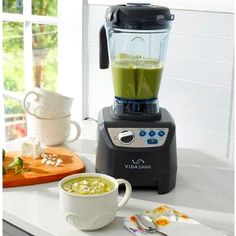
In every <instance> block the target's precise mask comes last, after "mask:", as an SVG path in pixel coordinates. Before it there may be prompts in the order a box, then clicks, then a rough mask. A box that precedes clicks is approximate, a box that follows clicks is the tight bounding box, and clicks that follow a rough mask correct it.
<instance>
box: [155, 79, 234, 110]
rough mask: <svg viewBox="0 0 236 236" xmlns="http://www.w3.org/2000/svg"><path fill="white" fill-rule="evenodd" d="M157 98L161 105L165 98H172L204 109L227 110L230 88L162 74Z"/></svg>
mask: <svg viewBox="0 0 236 236" xmlns="http://www.w3.org/2000/svg"><path fill="white" fill-rule="evenodd" d="M159 99H160V102H161V103H162V104H163V105H164V104H165V101H166V100H172V101H179V102H183V103H187V104H189V105H192V106H200V107H205V108H206V109H217V110H223V111H229V107H230V104H231V103H230V100H231V90H230V88H225V87H216V86H210V85H206V84H201V83H196V82H188V81H186V80H176V79H171V78H167V77H164V76H163V78H162V83H161V88H160V95H159Z"/></svg>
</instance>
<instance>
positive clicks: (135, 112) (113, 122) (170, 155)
mask: <svg viewBox="0 0 236 236" xmlns="http://www.w3.org/2000/svg"><path fill="white" fill-rule="evenodd" d="M173 19H174V15H173V14H171V13H170V10H169V9H168V8H167V7H162V6H154V5H151V4H136V3H128V4H126V5H117V6H111V7H109V8H108V9H107V11H106V15H105V24H104V26H103V27H102V28H101V30H100V68H101V69H107V68H109V66H110V67H111V70H112V79H113V87H114V95H115V98H114V102H113V105H112V106H110V107H105V108H103V109H102V110H101V111H100V112H99V114H98V130H97V137H98V140H97V141H98V143H97V150H96V171H97V172H100V173H105V174H108V175H111V176H113V177H115V178H124V179H127V180H128V181H129V182H130V183H131V185H132V186H133V187H155V188H157V191H158V193H159V194H164V193H167V192H169V191H170V190H172V189H173V188H174V187H175V182H176V173H177V157H176V134H175V122H174V120H173V118H172V116H171V114H170V113H169V112H168V111H167V110H166V109H165V108H163V107H159V103H158V92H159V89H160V84H161V77H162V73H163V68H164V59H165V54H166V49H167V43H168V36H169V32H170V28H171V21H172V20H173Z"/></svg>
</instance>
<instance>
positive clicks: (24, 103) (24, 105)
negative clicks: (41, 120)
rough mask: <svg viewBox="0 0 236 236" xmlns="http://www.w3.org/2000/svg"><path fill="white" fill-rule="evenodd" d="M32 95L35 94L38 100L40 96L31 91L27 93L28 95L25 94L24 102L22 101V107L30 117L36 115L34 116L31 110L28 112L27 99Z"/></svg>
mask: <svg viewBox="0 0 236 236" xmlns="http://www.w3.org/2000/svg"><path fill="white" fill-rule="evenodd" d="M31 94H34V95H35V96H36V99H37V98H38V96H39V95H38V94H37V93H35V92H34V91H29V92H27V93H26V94H25V96H24V99H23V101H22V107H23V109H24V111H25V112H26V113H28V114H30V115H32V116H35V114H33V113H32V112H31V111H30V110H28V107H27V105H26V102H27V98H28V97H29V96H30V95H31Z"/></svg>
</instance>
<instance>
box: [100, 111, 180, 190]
mask: <svg viewBox="0 0 236 236" xmlns="http://www.w3.org/2000/svg"><path fill="white" fill-rule="evenodd" d="M160 112H161V114H162V115H161V118H160V119H159V120H152V121H150V120H148V121H143V120H141V121H137V120H124V119H114V118H113V117H112V114H111V109H110V107H106V108H103V109H102V110H101V111H100V113H99V116H98V132H97V135H98V136H97V137H98V143H97V151H96V171H97V172H100V173H104V174H108V175H111V176H113V177H115V178H124V179H126V180H128V181H129V182H130V183H131V185H132V187H134V188H136V187H141V188H142V187H145V188H147V187H149V188H153V187H155V188H157V191H158V193H159V194H165V193H168V192H169V191H171V190H172V189H173V188H174V187H175V183H176V173H177V154H176V135H175V123H174V120H173V118H172V116H171V115H170V113H169V112H168V111H167V110H166V109H164V108H160ZM123 131H127V133H130V134H132V135H130V137H128V136H127V137H126V139H124V140H123V141H124V142H123V141H122V140H120V139H119V138H120V134H123V133H122V132H123ZM144 132H145V135H144V136H143V134H144ZM132 137H133V140H131V138H132ZM130 140H131V141H130ZM126 141H127V143H125V142H126Z"/></svg>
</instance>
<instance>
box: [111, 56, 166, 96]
mask: <svg viewBox="0 0 236 236" xmlns="http://www.w3.org/2000/svg"><path fill="white" fill-rule="evenodd" d="M162 71H163V67H162V65H161V64H160V63H159V62H158V61H157V60H154V59H135V58H125V59H117V60H115V61H114V62H113V64H112V75H113V85H114V92H115V96H116V97H119V98H124V99H152V98H157V94H158V92H159V88H160V83H161V76H162Z"/></svg>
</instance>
